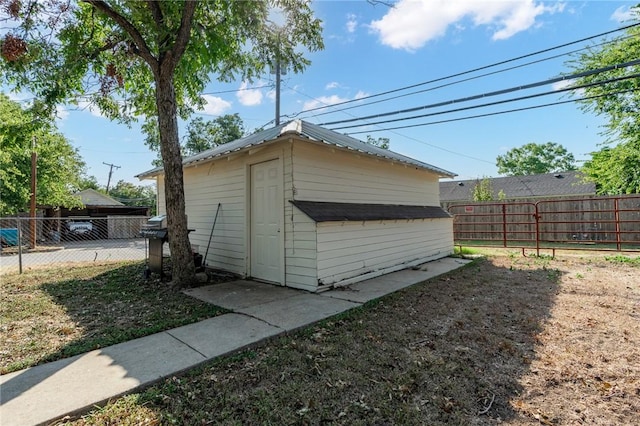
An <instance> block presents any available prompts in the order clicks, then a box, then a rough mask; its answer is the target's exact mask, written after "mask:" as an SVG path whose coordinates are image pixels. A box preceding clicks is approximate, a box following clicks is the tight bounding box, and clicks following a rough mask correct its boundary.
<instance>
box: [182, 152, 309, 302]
mask: <svg viewBox="0 0 640 426" xmlns="http://www.w3.org/2000/svg"><path fill="white" fill-rule="evenodd" d="M291 154H292V147H291V144H290V143H289V142H283V143H278V144H274V145H271V146H266V147H263V148H261V149H259V150H256V151H255V152H251V151H250V152H248V153H243V154H240V155H238V156H235V157H232V158H231V159H227V158H224V159H220V160H216V161H213V162H208V163H205V164H202V165H200V166H198V167H188V168H186V169H185V171H184V181H185V203H186V212H187V216H188V222H189V228H194V229H195V231H194V232H192V233H191V234H190V236H189V239H190V241H191V243H192V244H196V245H198V246H199V251H200V253H201V254H203V255H204V254H205V252H206V248H207V244H208V243H209V235H210V233H211V225H212V224H213V220H214V218H215V213H216V209H217V206H218V203H221V207H220V213H219V214H218V220H217V222H216V225H215V229H214V232H213V237H212V238H211V245H210V247H209V254H208V256H207V259H206V263H207V265H209V266H211V267H215V268H220V269H224V270H227V271H231V272H234V273H237V274H240V275H242V276H246V275H250V272H251V271H249V264H250V263H249V259H248V253H249V246H248V245H249V244H250V241H249V229H248V228H249V218H248V211H249V210H248V204H247V202H248V199H249V168H250V166H251V165H252V164H257V163H260V162H263V161H268V160H273V159H280V161H282V165H283V167H282V170H283V176H282V179H283V202H282V205H283V206H284V211H283V212H281V214H282V215H283V217H282V219H283V222H282V223H283V224H284V256H285V261H284V265H285V271H284V277H285V282H286V285H287V286H290V287H295V288H300V289H304V290H310V291H315V289H316V287H317V283H318V279H317V272H316V271H317V269H316V235H315V222H313V221H312V220H311V219H309V218H308V217H307V216H306V215H304V214H303V213H302V212H300V211H299V210H298V209H296V208H295V207H293V206H292V205H291V203H289V201H288V200H290V199H292V198H293V185H292V182H293V174H292V170H293V162H292V157H291Z"/></svg>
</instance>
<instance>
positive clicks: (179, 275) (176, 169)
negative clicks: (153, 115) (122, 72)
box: [156, 72, 196, 288]
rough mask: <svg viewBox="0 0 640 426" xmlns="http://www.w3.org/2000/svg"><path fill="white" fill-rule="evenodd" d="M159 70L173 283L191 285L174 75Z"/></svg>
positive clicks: (192, 271)
mask: <svg viewBox="0 0 640 426" xmlns="http://www.w3.org/2000/svg"><path fill="white" fill-rule="evenodd" d="M159 74H160V75H159V76H157V78H156V104H157V106H158V126H159V130H160V153H161V154H162V162H163V163H164V176H165V179H164V184H165V185H164V194H165V204H166V212H167V226H168V228H169V249H170V250H171V264H172V268H173V270H172V281H173V285H174V286H176V287H179V288H186V287H189V286H191V285H192V284H193V283H194V282H195V279H196V278H195V265H194V263H193V254H192V252H191V244H190V243H189V233H188V231H187V217H186V213H185V203H184V180H183V173H182V156H181V155H180V140H179V137H178V119H177V102H176V93H175V88H174V85H173V78H172V77H173V76H172V75H165V73H162V72H160V73H159ZM166 74H171V73H166Z"/></svg>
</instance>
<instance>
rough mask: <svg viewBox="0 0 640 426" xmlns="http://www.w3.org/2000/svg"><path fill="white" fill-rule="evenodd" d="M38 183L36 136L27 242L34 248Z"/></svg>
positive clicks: (32, 144) (33, 149)
mask: <svg viewBox="0 0 640 426" xmlns="http://www.w3.org/2000/svg"><path fill="white" fill-rule="evenodd" d="M37 183H38V154H37V153H36V137H35V135H34V136H33V140H32V142H31V203H30V209H29V217H30V220H29V234H30V235H29V244H30V245H31V248H32V249H34V248H36V233H37V230H38V228H37V226H36V188H37V186H38V185H37Z"/></svg>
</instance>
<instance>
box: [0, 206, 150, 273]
mask: <svg viewBox="0 0 640 426" xmlns="http://www.w3.org/2000/svg"><path fill="white" fill-rule="evenodd" d="M148 219H149V218H148V217H146V216H108V217H100V218H96V217H73V218H41V217H38V218H30V217H13V218H0V243H1V245H2V247H1V250H0V274H7V273H22V272H23V271H24V270H28V269H35V268H51V267H56V266H65V265H69V264H80V263H93V262H106V261H124V260H144V259H145V258H146V240H145V239H144V238H142V237H141V236H140V229H141V227H142V225H143V224H145V223H146V222H147V220H148Z"/></svg>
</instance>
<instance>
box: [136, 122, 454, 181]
mask: <svg viewBox="0 0 640 426" xmlns="http://www.w3.org/2000/svg"><path fill="white" fill-rule="evenodd" d="M291 134H294V135H297V136H299V137H301V138H306V139H309V140H312V141H316V142H322V143H325V144H328V145H334V146H336V147H340V148H345V149H348V150H352V151H358V152H361V153H364V154H368V155H371V156H375V157H381V158H386V159H388V160H391V161H398V162H401V163H404V164H409V165H412V166H415V167H418V168H421V169H425V170H429V171H431V172H434V173H437V174H438V175H439V176H440V177H454V176H457V175H456V174H455V173H452V172H449V171H447V170H444V169H441V168H439V167H436V166H432V165H431V164H427V163H423V162H422V161H418V160H416V159H414V158H411V157H407V156H404V155H402V154H398V153H397V152H393V151H390V150H388V149H383V148H378V147H377V146H374V145H371V144H368V143H366V142H363V141H361V140H358V139H355V138H352V137H351V136H347V135H343V134H341V133H338V132H335V131H333V130H329V129H325V128H323V127H320V126H318V125H315V124H311V123H308V122H306V121H303V120H294V121H290V122H288V123H284V124H281V125H279V126H276V127H272V128H270V129H266V130H263V131H261V132H258V133H254V134H252V135H249V136H245V137H243V138H240V139H237V140H235V141H233V142H229V143H226V144H223V145H219V146H217V147H215V148H211V149H209V150H207V151H203V152H201V153H198V154H196V155H193V156H191V157H187V158H185V159H184V160H183V161H182V164H183V166H185V167H186V166H189V165H192V164H194V163H198V162H201V161H207V160H212V159H215V158H220V157H225V156H227V155H230V154H233V153H235V152H238V151H242V150H246V149H249V148H252V147H255V146H258V145H262V144H265V143H268V142H272V141H275V140H277V139H279V138H280V137H281V136H286V135H291ZM162 171H163V169H162V167H156V168H155V169H151V170H148V171H146V172H143V173H140V174H139V175H136V177H137V178H139V179H145V178H148V177H152V176H155V175H159V174H162Z"/></svg>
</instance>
